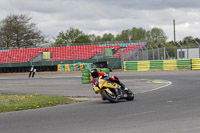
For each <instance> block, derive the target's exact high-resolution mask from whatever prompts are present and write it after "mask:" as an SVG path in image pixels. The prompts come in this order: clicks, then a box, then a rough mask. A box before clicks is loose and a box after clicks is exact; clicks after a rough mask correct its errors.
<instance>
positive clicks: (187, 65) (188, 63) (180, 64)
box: [177, 60, 191, 70]
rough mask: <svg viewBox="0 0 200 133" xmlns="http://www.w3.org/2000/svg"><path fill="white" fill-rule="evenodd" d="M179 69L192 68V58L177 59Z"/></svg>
mask: <svg viewBox="0 0 200 133" xmlns="http://www.w3.org/2000/svg"><path fill="white" fill-rule="evenodd" d="M177 69H178V70H191V60H177Z"/></svg>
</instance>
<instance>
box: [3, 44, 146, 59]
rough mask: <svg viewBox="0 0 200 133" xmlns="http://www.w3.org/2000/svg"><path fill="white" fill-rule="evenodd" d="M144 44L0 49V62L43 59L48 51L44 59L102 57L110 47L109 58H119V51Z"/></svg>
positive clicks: (136, 47)
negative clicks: (44, 53) (47, 55)
mask: <svg viewBox="0 0 200 133" xmlns="http://www.w3.org/2000/svg"><path fill="white" fill-rule="evenodd" d="M145 45H146V43H145V42H142V43H123V44H99V45H81V46H64V47H48V48H24V49H9V50H0V63H23V62H31V61H34V59H36V58H37V57H41V58H38V60H36V61H44V60H43V58H42V56H43V54H42V53H43V52H49V55H50V58H48V59H47V60H46V61H60V60H84V59H93V58H95V57H101V58H103V57H106V53H105V49H112V51H113V53H112V54H111V56H109V58H119V57H121V52H122V53H123V55H125V53H126V52H128V51H133V50H138V49H140V48H141V47H144V46H145Z"/></svg>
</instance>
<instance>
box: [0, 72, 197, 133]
mask: <svg viewBox="0 0 200 133" xmlns="http://www.w3.org/2000/svg"><path fill="white" fill-rule="evenodd" d="M114 75H117V76H119V77H120V79H121V80H122V81H124V83H125V84H127V86H128V87H129V88H130V89H131V90H133V91H134V92H136V93H137V94H136V99H135V101H132V102H120V103H117V104H110V103H109V102H104V101H101V100H100V99H97V100H94V101H90V102H85V103H78V104H72V105H63V106H56V107H52V108H43V109H38V110H27V111H19V112H11V113H2V114H0V131H1V132H2V133H27V132H28V133H100V132H105V133H110V132H115V133H122V132H128V133H133V132H135V133H188V132H189V133H199V131H200V127H199V125H200V102H199V101H200V87H199V85H200V79H199V77H200V71H178V72H132V73H131V72H129V73H127V72H126V73H114ZM76 76H77V77H72V75H71V76H69V77H66V76H64V75H63V76H58V75H56V76H55V77H54V78H52V77H48V76H47V77H44V76H43V77H42V78H36V79H26V78H25V77H21V79H20V78H19V77H17V78H18V79H17V80H16V79H15V77H13V78H10V79H9V78H8V79H6V78H5V77H4V78H2V79H0V84H1V87H0V93H2V92H3V93H16V92H18V93H22V92H24V91H25V92H24V93H34V92H36V91H41V89H37V88H39V87H42V89H43V91H41V92H40V93H42V94H46V93H47V94H52V93H53V92H55V94H57V95H61V94H62V95H66V94H68V92H69V95H73V94H78V95H80V94H81V93H83V92H85V91H86V92H87V93H85V94H83V95H87V96H90V97H92V96H94V94H93V93H89V92H90V91H91V90H89V89H87V88H88V87H90V86H89V85H88V86H87V85H82V89H84V91H83V90H81V89H75V90H73V91H72V90H71V91H69V90H70V88H67V89H65V88H66V84H69V85H70V84H71V86H70V87H71V89H72V88H77V87H78V86H79V84H77V86H73V85H74V84H73V83H72V80H73V81H76V82H80V79H79V78H80V77H78V76H79V74H77V75H76ZM58 77H59V78H58ZM63 79H65V80H63ZM138 79H161V80H168V81H171V82H172V84H171V85H169V86H167V87H164V88H160V89H159V90H155V91H149V92H148V89H149V90H152V89H154V88H158V87H159V86H158V84H150V83H149V82H148V81H147V80H138ZM49 80H50V81H51V82H52V84H50V86H51V85H53V84H55V85H56V86H57V85H59V83H60V87H58V88H59V89H54V88H53V87H52V88H50V89H49V90H48V87H47V88H46V86H48V85H49V84H48V83H47V82H49ZM30 81H32V82H31V83H30ZM35 81H37V82H35ZM64 81H66V82H64ZM68 81H69V82H68ZM40 82H42V83H43V85H42V86H41V83H40ZM63 82H64V83H63ZM20 83H21V84H20ZM32 83H38V84H36V86H35V88H36V90H34V87H33V84H32ZM45 83H46V84H45ZM56 83H58V84H56ZM61 83H62V84H61ZM139 83H140V84H139ZM19 84H20V85H19ZM133 85H134V86H135V87H134V86H133ZM163 85H165V84H163ZM20 86H21V87H22V86H30V88H26V87H24V88H22V89H19V88H18V87H20ZM54 87H55V86H54ZM74 91H75V92H76V93H74ZM62 92H63V93H62ZM143 92H144V93H143Z"/></svg>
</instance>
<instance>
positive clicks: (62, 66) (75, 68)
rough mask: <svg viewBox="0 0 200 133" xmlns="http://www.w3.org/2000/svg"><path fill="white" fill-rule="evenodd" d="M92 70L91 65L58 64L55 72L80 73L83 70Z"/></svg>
mask: <svg viewBox="0 0 200 133" xmlns="http://www.w3.org/2000/svg"><path fill="white" fill-rule="evenodd" d="M90 68H92V63H76V64H58V65H57V71H60V72H66V71H80V70H83V69H90Z"/></svg>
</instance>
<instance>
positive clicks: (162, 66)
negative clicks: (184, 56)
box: [124, 59, 200, 71]
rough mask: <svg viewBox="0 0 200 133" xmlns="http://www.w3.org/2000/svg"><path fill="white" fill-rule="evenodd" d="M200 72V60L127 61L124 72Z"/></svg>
mask: <svg viewBox="0 0 200 133" xmlns="http://www.w3.org/2000/svg"><path fill="white" fill-rule="evenodd" d="M149 70H150V71H154V70H164V71H167V70H200V59H188V60H153V61H125V62H124V71H149Z"/></svg>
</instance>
